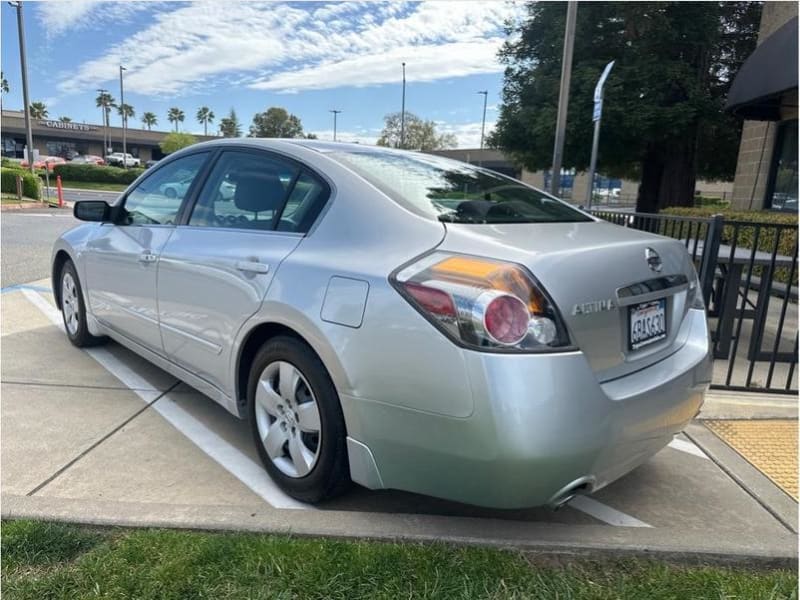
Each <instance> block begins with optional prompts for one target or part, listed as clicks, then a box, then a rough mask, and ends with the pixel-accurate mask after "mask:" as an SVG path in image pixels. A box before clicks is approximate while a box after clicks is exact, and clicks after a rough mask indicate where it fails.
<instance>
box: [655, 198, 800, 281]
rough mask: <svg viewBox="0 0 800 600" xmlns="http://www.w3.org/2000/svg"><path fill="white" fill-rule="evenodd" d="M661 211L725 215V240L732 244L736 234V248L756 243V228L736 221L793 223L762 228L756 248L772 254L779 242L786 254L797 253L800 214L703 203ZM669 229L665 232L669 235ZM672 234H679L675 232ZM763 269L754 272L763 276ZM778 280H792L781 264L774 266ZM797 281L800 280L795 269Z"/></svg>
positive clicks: (685, 214)
mask: <svg viewBox="0 0 800 600" xmlns="http://www.w3.org/2000/svg"><path fill="white" fill-rule="evenodd" d="M661 214H668V215H676V216H684V217H710V216H712V215H717V214H718V215H722V216H723V217H724V219H725V223H726V225H725V227H724V228H723V230H722V243H723V244H727V245H731V244H733V242H734V236H735V237H736V247H737V248H746V249H752V248H753V243H754V242H755V236H756V227H753V226H746V225H739V226H738V227H737V226H735V225H733V223H736V222H750V223H765V224H768V225H770V224H772V225H791V226H792V227H762V228H760V229H761V231H760V233H759V234H758V246H757V247H756V249H757V250H761V251H762V252H768V253H769V254H772V252H773V251H774V250H775V244H776V243H777V248H778V250H777V252H778V254H782V255H784V256H792V255H794V254H796V253H797V223H798V219H797V213H780V212H774V211H768V210H732V209H720V208H718V207H709V206H702V207H696V208H684V207H674V208H666V209H664V210H662V211H661ZM705 231H706V228H705V225H703V226H702V228H701V236H705ZM669 233H670V232H669V230H668V229H667V231H665V232H663V234H664V235H669ZM670 237H680V236H679V235H674V236H670ZM760 273H761V268H760V267H757V268H756V269H755V270H754V271H753V274H754V275H760ZM775 279H776V280H777V281H781V282H783V283H786V282H787V281H789V269H787V268H786V267H781V268H778V269H775ZM794 281H795V282H797V273H796V272H795V276H794Z"/></svg>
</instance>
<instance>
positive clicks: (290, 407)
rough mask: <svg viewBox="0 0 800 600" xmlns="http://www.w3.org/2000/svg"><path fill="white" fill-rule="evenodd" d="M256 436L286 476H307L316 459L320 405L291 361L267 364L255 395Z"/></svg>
mask: <svg viewBox="0 0 800 600" xmlns="http://www.w3.org/2000/svg"><path fill="white" fill-rule="evenodd" d="M255 416H256V426H257V427H258V434H259V438H260V439H261V443H262V444H263V445H264V449H265V450H266V453H267V456H269V458H270V460H271V461H272V463H273V464H274V465H275V466H276V467H277V468H278V469H279V470H280V471H281V472H282V473H283V474H284V475H287V476H288V477H293V478H300V477H305V476H306V475H308V474H309V473H310V472H311V470H312V469H313V468H314V466H315V465H316V464H317V461H318V460H319V454H320V449H321V447H322V445H321V442H322V425H321V422H320V415H319V405H318V404H317V399H316V397H315V396H314V392H313V391H312V390H311V386H310V385H309V384H308V381H306V378H305V377H304V376H303V374H302V373H301V372H300V371H299V370H298V369H297V367H295V366H294V365H292V364H291V363H288V362H285V361H275V362H272V363H270V364H268V365H267V366H266V367H265V368H264V370H263V371H262V372H261V376H260V377H259V379H258V387H257V388H256V398H255Z"/></svg>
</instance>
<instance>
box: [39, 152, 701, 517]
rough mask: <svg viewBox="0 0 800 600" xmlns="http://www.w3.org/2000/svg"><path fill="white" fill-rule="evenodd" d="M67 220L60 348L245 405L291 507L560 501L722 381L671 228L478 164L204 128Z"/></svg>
mask: <svg viewBox="0 0 800 600" xmlns="http://www.w3.org/2000/svg"><path fill="white" fill-rule="evenodd" d="M176 182H181V185H183V184H184V183H186V191H185V193H184V194H166V193H165V192H164V190H168V189H172V186H173V184H175V183H176ZM75 215H76V217H78V218H79V219H82V220H84V221H89V223H86V224H83V225H81V226H79V227H77V228H75V229H72V230H71V231H69V232H67V233H65V234H64V235H63V236H62V237H61V238H60V239H59V240H58V241H57V242H56V244H55V248H54V251H53V263H52V264H53V269H52V276H53V289H54V290H55V296H56V302H57V304H58V306H59V308H60V309H61V310H62V312H63V315H64V323H65V326H66V331H67V335H68V336H69V339H70V340H71V341H72V343H73V344H75V345H76V346H79V347H80V346H87V345H90V344H96V343H99V342H102V341H103V340H105V339H107V338H109V337H110V338H113V339H114V340H116V341H117V342H119V343H120V344H123V345H124V346H127V347H128V348H130V349H132V350H133V351H135V352H137V353H138V354H140V355H142V356H144V357H145V358H147V359H148V360H150V361H152V362H153V363H155V364H156V365H158V366H160V367H161V368H163V369H165V370H166V371H168V372H170V373H172V374H174V375H175V376H176V377H178V378H180V379H182V380H183V381H185V382H187V383H188V384H189V385H191V386H193V387H195V388H196V389H198V390H200V391H201V392H203V393H205V394H207V395H208V396H210V397H211V398H212V399H214V400H215V401H217V402H219V403H220V404H221V405H222V406H224V407H225V408H226V409H227V410H229V411H230V412H231V413H233V414H234V415H236V416H237V417H240V418H242V419H248V420H249V422H250V423H251V428H252V433H253V439H254V442H255V444H256V446H257V448H258V452H259V454H260V456H261V458H262V460H263V462H264V466H265V468H266V471H267V473H268V474H269V475H270V476H271V477H272V478H273V479H274V480H275V481H276V482H277V483H278V484H279V485H280V486H281V487H282V488H283V489H284V490H285V491H286V492H287V493H289V494H290V495H292V496H294V497H295V498H298V499H300V500H303V501H308V502H318V501H322V500H325V499H327V498H330V497H332V496H334V495H336V494H339V493H341V492H343V491H344V490H346V489H347V487H348V485H350V483H351V482H356V483H358V484H360V485H363V486H366V487H368V488H372V489H381V488H393V489H401V490H408V491H412V492H418V493H422V494H429V495H432V496H437V497H441V498H447V499H451V500H457V501H461V502H467V503H472V504H478V505H484V506H491V507H501V508H512V507H526V506H534V505H541V504H550V505H552V506H557V505H560V504H563V503H564V502H567V501H569V499H571V498H572V497H573V496H574V495H575V494H577V493H591V492H593V491H596V490H598V489H600V488H602V487H603V486H605V485H607V484H609V483H610V482H612V481H614V480H615V479H617V478H619V477H621V476H622V475H624V474H625V473H627V472H629V471H630V470H631V469H633V468H635V467H636V466H637V465H640V464H641V463H643V462H644V461H646V460H647V459H648V458H649V457H650V456H652V455H653V454H654V453H656V452H658V451H659V450H660V449H661V448H663V447H664V446H665V445H666V444H667V443H669V441H670V440H671V439H672V437H673V436H674V435H675V434H676V433H678V432H680V431H681V430H682V429H683V428H684V427H685V425H686V424H687V423H688V422H689V421H690V420H691V419H692V417H694V415H695V414H696V413H697V412H698V410H699V408H700V405H701V404H702V401H703V394H704V392H705V390H706V388H707V386H708V383H709V380H710V360H709V348H708V330H707V325H706V319H705V313H704V309H703V300H702V297H701V294H700V290H699V286H698V281H697V275H696V273H695V269H694V266H693V265H692V262H691V260H690V257H689V256H688V254H687V252H686V250H685V248H684V247H683V245H682V244H681V243H680V242H678V241H675V240H671V239H667V238H663V237H659V236H655V235H650V234H647V233H643V232H639V231H635V230H632V229H627V228H621V227H617V226H615V225H611V224H608V223H605V222H602V221H599V220H597V219H595V218H593V217H592V216H590V215H588V214H586V213H584V212H581V211H579V210H576V209H574V208H572V207H570V206H569V205H567V204H565V203H563V202H561V201H559V200H557V199H555V198H553V197H551V196H549V195H547V194H545V193H543V192H541V191H539V190H536V189H534V188H531V187H529V186H527V185H524V184H523V183H520V182H519V181H516V180H513V179H510V178H508V177H505V176H503V175H500V174H497V173H494V172H492V171H488V170H485V169H481V168H477V167H474V166H471V165H468V164H464V163H460V162H456V161H452V160H447V159H444V158H439V157H434V156H429V155H425V154H418V153H411V152H404V151H397V150H389V149H385V148H375V147H366V146H361V145H349V144H335V143H323V142H317V141H308V140H257V139H252V140H249V139H248V140H244V139H241V140H224V141H213V142H209V143H203V144H198V145H195V146H191V147H190V148H187V149H185V150H182V151H180V152H177V153H175V154H173V155H171V156H170V157H168V158H166V159H164V160H162V161H160V162H159V163H158V165H156V166H155V167H153V168H151V169H150V170H148V171H147V172H146V173H145V174H143V175H142V176H141V177H140V178H139V179H138V180H137V181H135V182H134V183H133V184H132V185H131V186H130V187H129V188H128V190H127V191H126V192H125V193H124V194H123V195H122V196H121V197H120V198H119V199H118V200H117V201H116V202H114V203H113V204H106V203H104V202H89V201H86V202H79V203H77V204H76V205H75Z"/></svg>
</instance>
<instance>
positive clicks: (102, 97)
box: [94, 92, 117, 126]
mask: <svg viewBox="0 0 800 600" xmlns="http://www.w3.org/2000/svg"><path fill="white" fill-rule="evenodd" d="M94 101H95V104H96V106H98V107H101V108H102V109H103V125H106V126H108V115H109V113H110V112H111V108H112V107H114V106H116V105H117V104H116V101H115V100H114V96H112V95H111V94H109V93H108V92H100V93H99V94H98V95H97V98H95V100H94Z"/></svg>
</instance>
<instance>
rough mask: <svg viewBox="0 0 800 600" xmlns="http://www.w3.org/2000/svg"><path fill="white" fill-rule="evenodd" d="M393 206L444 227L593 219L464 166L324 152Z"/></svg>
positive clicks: (382, 154)
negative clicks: (403, 208) (359, 177)
mask: <svg viewBox="0 0 800 600" xmlns="http://www.w3.org/2000/svg"><path fill="white" fill-rule="evenodd" d="M328 156H330V157H331V158H333V159H334V160H337V161H339V162H340V163H342V164H343V165H345V166H347V167H349V168H350V169H352V170H353V171H355V172H356V173H357V174H358V175H360V176H361V177H363V178H364V179H366V180H367V181H369V182H370V183H372V184H373V185H374V186H375V187H377V188H378V189H380V190H381V191H383V192H384V193H385V194H387V195H388V196H389V197H390V198H392V199H394V200H395V201H396V202H399V203H400V204H403V205H404V206H406V207H407V208H409V209H410V210H412V211H414V212H417V213H421V214H423V215H424V216H427V217H430V218H434V219H438V220H440V221H443V222H445V223H564V222H577V221H591V220H592V219H591V218H589V217H587V216H586V215H584V214H583V213H580V212H578V211H577V210H575V209H573V208H571V207H570V206H569V205H567V204H565V203H563V202H561V201H560V200H556V199H555V198H553V197H551V196H548V195H547V194H545V193H544V192H540V191H538V190H535V189H533V188H530V187H527V186H525V185H523V184H521V183H519V182H518V181H516V180H515V179H511V178H510V177H505V176H503V175H500V174H499V173H494V172H492V171H487V170H484V169H480V168H478V167H473V166H471V165H468V164H466V163H461V162H457V161H454V160H449V159H446V158H440V157H438V156H426V155H421V154H410V153H401V152H393V151H386V150H364V151H361V150H358V151H340V150H339V151H335V152H331V153H329V154H328Z"/></svg>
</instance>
